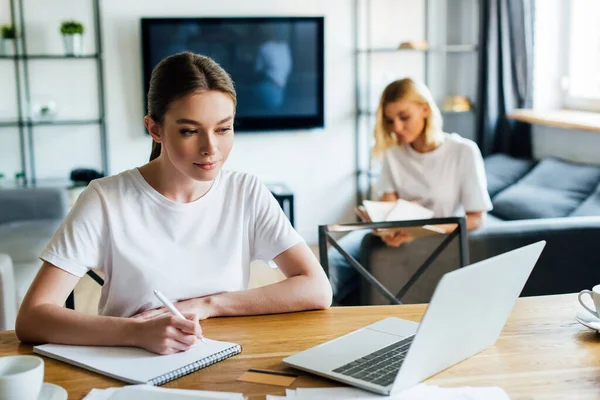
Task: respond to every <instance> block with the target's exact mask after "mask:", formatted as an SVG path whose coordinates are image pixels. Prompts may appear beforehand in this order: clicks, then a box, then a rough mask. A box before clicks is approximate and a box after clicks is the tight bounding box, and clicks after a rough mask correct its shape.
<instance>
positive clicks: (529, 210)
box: [493, 158, 600, 220]
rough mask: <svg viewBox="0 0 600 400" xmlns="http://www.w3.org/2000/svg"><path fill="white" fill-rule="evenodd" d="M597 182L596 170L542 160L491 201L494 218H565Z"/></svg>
mask: <svg viewBox="0 0 600 400" xmlns="http://www.w3.org/2000/svg"><path fill="white" fill-rule="evenodd" d="M599 182H600V167H597V166H592V165H585V164H575V163H570V162H567V161H563V160H559V159H555V158H548V159H544V160H542V161H540V162H539V163H538V164H537V165H536V166H535V167H534V168H533V169H532V170H531V172H529V173H528V174H527V175H526V176H524V177H523V178H522V179H521V180H520V181H518V182H517V183H516V184H514V185H512V186H510V187H508V188H507V189H505V190H503V191H502V192H500V193H499V194H497V195H496V196H495V197H494V199H493V203H494V214H495V215H497V216H498V217H500V218H502V219H507V220H518V219H530V218H558V217H566V216H569V215H570V214H571V213H573V211H574V210H575V209H576V208H578V207H579V206H580V205H581V204H582V203H583V201H584V200H585V199H587V198H588V197H589V196H590V194H591V193H592V192H593V191H594V190H595V189H596V187H597V186H598V183H599Z"/></svg>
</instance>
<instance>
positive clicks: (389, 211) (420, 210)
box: [363, 199, 444, 238]
mask: <svg viewBox="0 0 600 400" xmlns="http://www.w3.org/2000/svg"><path fill="white" fill-rule="evenodd" d="M363 206H364V208H365V211H366V213H367V215H368V216H369V218H370V219H371V221H373V222H384V221H410V220H420V219H430V218H433V214H434V213H433V211H432V210H430V209H427V208H425V207H421V206H420V205H418V204H415V203H411V202H409V201H406V200H403V199H399V200H397V201H395V202H391V201H372V200H364V201H363ZM397 230H401V231H405V232H407V233H409V234H410V235H411V236H412V237H413V238H417V237H421V236H429V235H436V234H440V233H444V230H443V229H441V228H440V227H437V226H435V225H423V226H407V227H403V228H390V229H377V231H376V232H375V234H377V235H386V234H389V233H390V232H393V231H397Z"/></svg>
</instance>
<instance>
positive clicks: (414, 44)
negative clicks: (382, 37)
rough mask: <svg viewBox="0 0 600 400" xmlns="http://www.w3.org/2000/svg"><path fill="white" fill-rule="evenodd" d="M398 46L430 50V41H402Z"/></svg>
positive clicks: (400, 47)
mask: <svg viewBox="0 0 600 400" xmlns="http://www.w3.org/2000/svg"><path fill="white" fill-rule="evenodd" d="M398 48H399V49H413V50H429V42H428V41H427V40H409V41H407V42H401V43H400V44H399V45H398Z"/></svg>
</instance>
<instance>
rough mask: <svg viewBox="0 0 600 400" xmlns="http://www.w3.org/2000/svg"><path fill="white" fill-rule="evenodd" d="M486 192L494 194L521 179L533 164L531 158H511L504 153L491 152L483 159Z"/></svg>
mask: <svg viewBox="0 0 600 400" xmlns="http://www.w3.org/2000/svg"><path fill="white" fill-rule="evenodd" d="M484 163H485V172H486V176H487V184H488V193H489V194H490V197H492V198H493V197H494V196H496V195H497V194H498V193H500V192H501V191H502V190H504V189H506V188H507V187H509V186H510V185H512V184H514V183H515V182H517V181H518V180H519V179H521V178H522V177H523V176H524V175H525V174H526V173H528V172H529V171H530V170H531V168H533V166H534V165H535V161H533V160H524V159H520V158H513V157H510V156H508V155H506V154H492V155H491V156H488V157H486V158H485V160H484Z"/></svg>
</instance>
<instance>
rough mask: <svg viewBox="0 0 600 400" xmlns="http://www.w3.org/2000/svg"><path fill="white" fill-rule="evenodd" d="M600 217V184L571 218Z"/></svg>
mask: <svg viewBox="0 0 600 400" xmlns="http://www.w3.org/2000/svg"><path fill="white" fill-rule="evenodd" d="M598 215H600V184H598V187H597V188H596V190H595V191H594V193H592V194H591V195H590V197H588V198H587V199H586V200H585V201H584V202H583V203H581V205H580V206H579V207H577V209H576V210H575V211H573V213H572V214H571V217H589V216H598Z"/></svg>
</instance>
